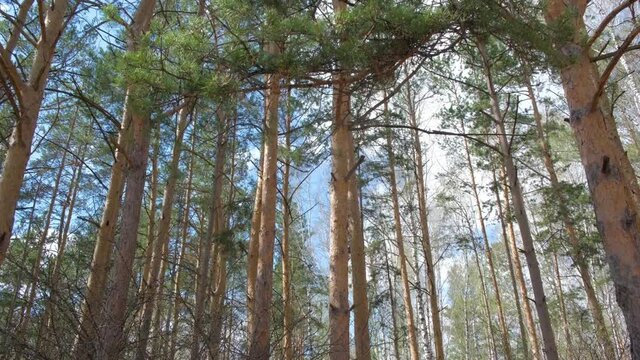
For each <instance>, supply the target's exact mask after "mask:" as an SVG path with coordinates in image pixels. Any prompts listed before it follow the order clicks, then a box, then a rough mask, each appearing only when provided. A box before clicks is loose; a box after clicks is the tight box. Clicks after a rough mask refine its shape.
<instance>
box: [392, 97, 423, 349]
mask: <svg viewBox="0 0 640 360" xmlns="http://www.w3.org/2000/svg"><path fill="white" fill-rule="evenodd" d="M385 110H386V103H385ZM392 146H393V144H392V141H391V134H388V135H387V153H388V157H389V182H390V184H391V200H392V202H393V220H394V223H395V235H396V241H397V245H398V262H399V263H400V278H401V280H402V294H403V300H404V310H405V316H406V318H407V331H408V333H409V352H410V354H411V359H412V360H419V359H420V355H419V353H418V336H417V335H416V326H415V322H414V317H413V305H412V304H411V288H410V287H409V274H408V273H407V257H406V254H405V251H404V236H403V234H402V224H401V223H400V202H399V201H398V186H397V181H396V170H395V167H396V160H395V154H394V153H393V148H392Z"/></svg>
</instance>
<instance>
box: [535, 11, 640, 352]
mask: <svg viewBox="0 0 640 360" xmlns="http://www.w3.org/2000/svg"><path fill="white" fill-rule="evenodd" d="M585 9H586V3H583V2H578V1H575V0H572V1H559V0H552V1H550V2H549V3H548V4H547V11H546V19H547V22H548V23H549V24H553V23H555V22H556V21H558V20H559V19H568V21H565V22H566V23H568V24H569V26H571V27H572V28H573V29H572V30H574V33H575V34H576V35H575V37H574V38H573V39H566V40H563V41H562V42H560V43H558V44H556V45H557V48H558V49H559V50H560V52H562V53H563V54H565V55H566V56H571V58H572V61H571V62H568V63H567V64H566V65H564V66H563V67H562V68H561V69H560V73H561V75H562V85H563V87H564V92H565V96H566V98H567V102H568V104H569V110H570V112H571V116H570V124H571V127H572V129H573V131H574V134H575V137H576V140H577V143H578V148H579V151H580V158H581V160H582V165H583V166H584V168H585V173H586V177H587V183H588V184H589V190H590V191H591V196H592V199H593V204H594V208H595V213H596V220H597V225H598V230H599V232H600V235H601V236H602V239H603V242H604V248H605V252H606V254H607V258H608V261H609V266H610V270H611V273H612V278H613V282H614V284H615V287H616V297H617V301H618V305H620V307H621V308H622V312H623V313H624V315H625V320H626V323H627V331H628V333H629V337H630V340H631V353H632V355H631V357H632V358H633V359H634V360H637V359H640V285H639V284H640V223H639V222H638V205H639V204H638V196H640V193H639V192H638V183H637V181H636V179H635V175H634V174H633V170H632V168H631V164H630V162H629V159H628V158H627V156H626V154H625V152H624V149H623V148H622V144H621V142H620V137H619V135H618V133H617V129H616V126H615V121H614V119H613V117H612V115H611V113H610V112H609V110H608V109H606V108H605V106H603V105H605V104H603V100H604V99H603V97H602V93H603V91H602V89H601V86H604V84H599V83H600V82H601V76H600V74H599V73H598V71H597V69H596V68H595V65H594V64H593V63H592V62H591V60H590V52H591V49H589V48H585V47H584V45H583V44H584V40H583V37H582V36H581V35H580V36H579V35H578V34H584V33H586V28H585V25H584V20H583V16H584V12H585Z"/></svg>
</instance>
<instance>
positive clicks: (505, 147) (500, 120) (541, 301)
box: [477, 41, 558, 360]
mask: <svg viewBox="0 0 640 360" xmlns="http://www.w3.org/2000/svg"><path fill="white" fill-rule="evenodd" d="M477 43H478V50H479V51H480V56H481V57H482V62H483V67H484V75H485V78H486V81H487V92H488V93H489V97H490V100H491V112H492V116H493V120H494V121H495V125H496V129H497V133H498V134H499V135H498V140H499V143H500V149H501V151H502V159H503V163H504V166H505V169H506V174H507V178H508V179H509V187H510V188H511V193H512V195H513V207H514V210H515V215H516V220H517V221H518V226H519V227H520V235H521V236H522V243H523V245H524V255H525V258H526V260H527V265H528V268H529V278H530V279H531V285H532V287H533V294H534V298H535V305H536V310H537V312H538V320H539V321H540V329H541V332H542V339H543V342H544V352H545V354H546V356H547V359H548V360H557V359H558V350H557V346H556V339H555V335H554V332H553V326H552V324H551V316H550V315H549V309H548V307H547V299H546V295H545V293H544V286H543V284H542V275H541V273H540V264H539V263H538V258H537V256H536V253H535V249H534V248H533V236H532V235H531V229H530V226H529V218H528V215H527V210H526V207H525V203H524V196H523V194H522V187H521V185H520V180H519V179H518V174H517V170H516V167H515V164H514V161H513V157H512V155H511V143H510V142H509V139H508V138H507V133H506V128H505V126H504V117H505V114H503V113H502V110H500V105H499V100H498V95H497V93H496V90H495V87H494V83H493V77H492V75H491V65H490V62H489V57H488V55H487V49H486V47H485V45H484V43H483V42H482V41H478V42H477Z"/></svg>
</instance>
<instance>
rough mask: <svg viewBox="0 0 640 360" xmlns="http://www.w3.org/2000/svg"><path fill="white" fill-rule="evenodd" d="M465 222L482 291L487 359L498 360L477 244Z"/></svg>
mask: <svg viewBox="0 0 640 360" xmlns="http://www.w3.org/2000/svg"><path fill="white" fill-rule="evenodd" d="M466 220H467V228H468V230H469V236H471V244H472V245H471V250H473V257H474V260H475V263H476V268H477V269H478V278H479V279H480V290H481V291H482V303H483V305H484V311H485V315H486V317H487V338H488V340H489V358H490V359H493V360H498V351H497V346H496V336H495V333H494V331H493V319H492V317H491V308H490V307H489V297H488V296H487V285H486V284H485V282H484V272H483V271H482V265H481V264H480V256H478V244H476V238H475V234H474V232H473V226H472V225H471V221H470V220H469V219H466Z"/></svg>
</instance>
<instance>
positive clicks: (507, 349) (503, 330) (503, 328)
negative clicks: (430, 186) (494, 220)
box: [463, 124, 513, 360]
mask: <svg viewBox="0 0 640 360" xmlns="http://www.w3.org/2000/svg"><path fill="white" fill-rule="evenodd" d="M463 132H464V124H463ZM463 141H464V150H465V153H466V157H467V167H468V168H469V174H470V175H471V191H472V192H473V196H474V198H475V205H476V210H477V211H478V220H479V222H480V230H481V232H482V239H483V241H484V251H485V256H486V258H487V264H488V265H489V272H490V274H491V284H492V285H493V292H494V294H495V297H496V305H497V306H498V321H499V323H500V334H501V335H502V347H503V349H504V355H505V358H506V359H507V360H510V359H511V358H512V357H513V356H512V354H511V344H510V341H509V330H508V328H507V321H506V319H505V316H504V308H503V307H502V296H501V295H500V287H499V286H498V279H497V278H496V269H495V266H494V265H493V253H492V251H491V245H490V244H489V236H488V235H487V227H486V226H485V223H484V216H483V215H482V204H481V203H480V194H478V186H477V184H476V175H475V172H474V170H473V163H472V162H471V153H470V152H469V143H468V142H467V139H466V138H463Z"/></svg>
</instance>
